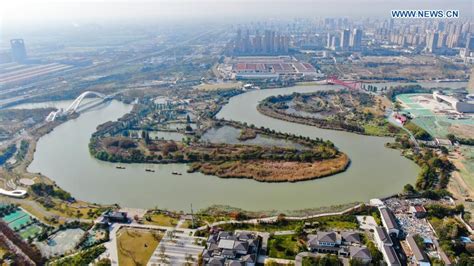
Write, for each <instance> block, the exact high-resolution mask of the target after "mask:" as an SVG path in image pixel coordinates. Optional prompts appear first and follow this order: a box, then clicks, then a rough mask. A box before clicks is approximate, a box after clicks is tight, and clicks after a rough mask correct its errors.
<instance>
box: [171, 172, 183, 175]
mask: <svg viewBox="0 0 474 266" xmlns="http://www.w3.org/2000/svg"><path fill="white" fill-rule="evenodd" d="M171 174H173V175H182V174H181V173H180V172H171Z"/></svg>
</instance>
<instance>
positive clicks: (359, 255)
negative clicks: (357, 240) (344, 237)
mask: <svg viewBox="0 0 474 266" xmlns="http://www.w3.org/2000/svg"><path fill="white" fill-rule="evenodd" d="M349 254H350V255H349V257H350V259H351V260H357V261H360V262H362V263H363V264H369V263H370V262H371V261H372V255H370V251H369V250H368V249H367V248H365V247H352V246H351V247H349Z"/></svg>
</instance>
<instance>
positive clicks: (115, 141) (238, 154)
mask: <svg viewBox="0 0 474 266" xmlns="http://www.w3.org/2000/svg"><path fill="white" fill-rule="evenodd" d="M99 127H100V126H99ZM221 127H231V128H234V129H238V130H240V131H241V134H240V135H239V137H238V138H237V139H238V140H239V141H243V142H242V143H236V144H234V143H213V142H209V141H202V140H201V139H200V137H199V136H198V135H194V136H193V138H192V139H191V138H185V139H183V140H181V141H175V140H165V139H153V138H150V137H149V136H148V135H147V133H146V132H145V131H143V133H142V135H143V138H130V137H125V136H124V135H127V134H117V135H113V136H108V135H105V134H104V135H103V132H102V133H101V132H100V131H98V132H96V134H94V137H93V138H91V142H90V145H89V148H90V152H91V154H92V155H93V156H95V157H96V158H97V159H99V160H104V161H110V162H118V163H189V164H190V168H189V170H188V171H189V172H196V171H199V172H202V173H204V174H207V175H215V176H218V177H222V178H250V179H254V180H256V181H262V182H296V181H302V180H310V179H315V178H321V177H325V176H329V175H333V174H336V173H339V172H342V171H344V170H345V169H346V168H347V167H348V166H349V158H348V156H347V155H346V154H344V153H342V152H340V151H338V150H337V148H336V147H335V146H334V144H333V143H331V142H330V141H323V140H321V139H314V140H313V139H310V138H306V137H301V136H296V135H291V134H284V133H279V132H275V131H273V130H269V129H266V128H255V127H247V126H245V125H241V124H238V123H235V122H228V121H217V122H216V121H214V123H213V126H212V127H209V128H208V129H207V130H210V129H216V128H221ZM125 130H126V129H125ZM203 133H204V135H205V134H206V131H204V132H203ZM257 136H261V137H264V138H267V139H272V140H284V141H286V142H287V144H288V146H286V147H277V146H267V145H255V144H253V145H247V144H244V143H245V140H249V139H255V138H256V137H257ZM211 141H212V140H211Z"/></svg>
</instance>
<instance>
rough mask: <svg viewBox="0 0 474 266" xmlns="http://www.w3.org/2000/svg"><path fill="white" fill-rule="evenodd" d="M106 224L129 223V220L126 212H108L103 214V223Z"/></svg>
mask: <svg viewBox="0 0 474 266" xmlns="http://www.w3.org/2000/svg"><path fill="white" fill-rule="evenodd" d="M103 222H108V223H129V222H130V219H129V218H128V216H127V213H126V212H108V213H106V214H104V221H103Z"/></svg>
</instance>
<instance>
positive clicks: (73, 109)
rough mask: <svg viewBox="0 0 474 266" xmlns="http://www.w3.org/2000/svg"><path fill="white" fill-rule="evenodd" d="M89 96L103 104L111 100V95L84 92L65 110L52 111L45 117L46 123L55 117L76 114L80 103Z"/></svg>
mask: <svg viewBox="0 0 474 266" xmlns="http://www.w3.org/2000/svg"><path fill="white" fill-rule="evenodd" d="M89 95H94V96H96V97H98V98H99V99H100V102H103V101H105V100H108V99H110V98H111V95H109V96H107V95H105V94H102V93H100V92H95V91H85V92H83V93H81V95H79V96H77V98H76V99H75V100H74V101H73V102H72V103H71V104H70V105H69V106H68V107H67V108H66V109H64V110H62V109H60V110H57V111H52V112H51V113H49V115H48V116H47V117H46V121H54V120H55V119H56V117H58V116H61V115H68V114H72V113H74V112H76V111H77V109H78V108H79V106H80V105H81V103H82V101H83V100H84V98H86V97H87V96H89Z"/></svg>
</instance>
